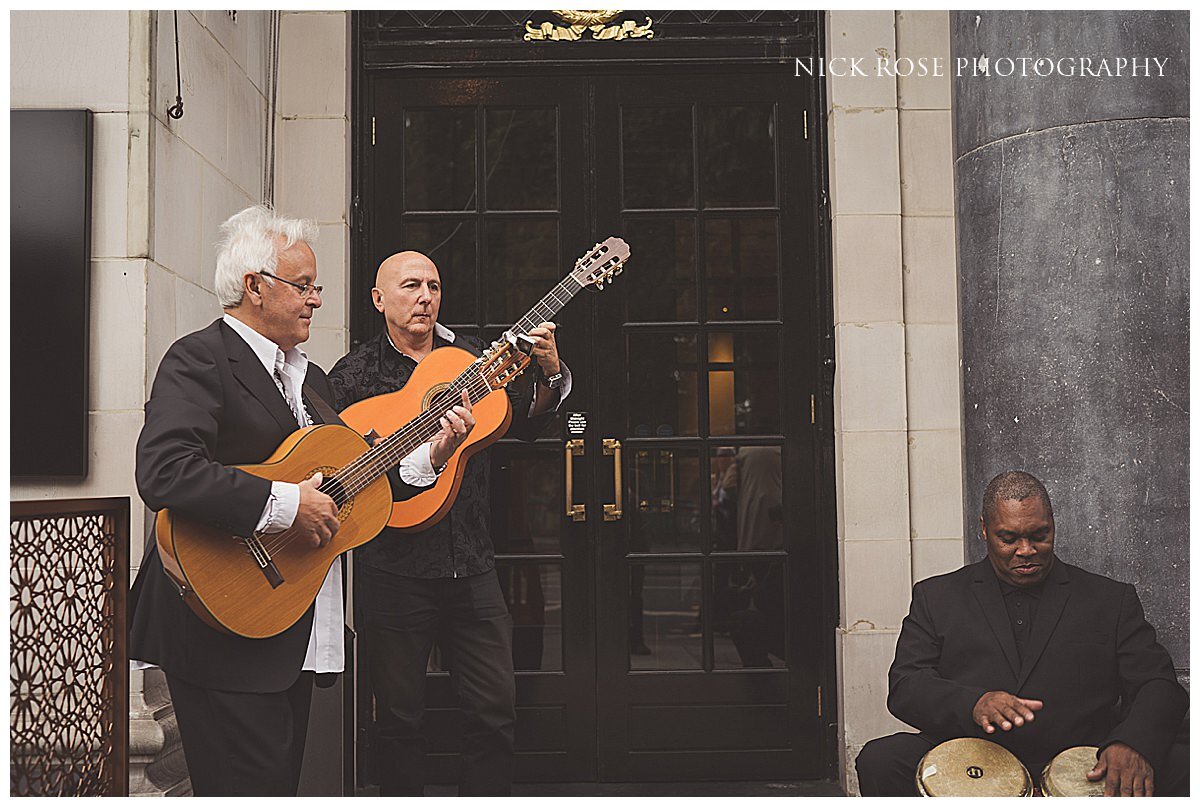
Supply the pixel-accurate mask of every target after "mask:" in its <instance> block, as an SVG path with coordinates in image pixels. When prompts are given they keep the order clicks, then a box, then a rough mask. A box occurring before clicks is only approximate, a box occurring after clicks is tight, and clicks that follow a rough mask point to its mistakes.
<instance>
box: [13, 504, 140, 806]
mask: <svg viewBox="0 0 1200 807" xmlns="http://www.w3.org/2000/svg"><path fill="white" fill-rule="evenodd" d="M126 506H127V505H126ZM14 511H15V506H14ZM121 523H122V521H121V520H120V519H117V518H114V517H113V516H112V515H111V514H106V513H105V512H96V513H80V514H74V513H73V514H70V515H61V516H43V517H29V518H26V519H19V518H17V517H16V515H15V514H14V519H13V521H12V522H11V534H10V539H11V543H10V548H11V567H10V583H11V595H12V600H11V612H10V632H11V633H10V639H11V650H10V659H9V670H10V676H11V680H10V687H11V689H10V701H11V708H12V722H11V745H10V752H11V758H10V766H9V773H10V792H11V793H12V795H38V796H98V795H107V794H112V793H114V792H120V791H121V790H123V788H122V787H120V786H117V787H116V788H114V782H113V779H114V777H115V776H121V777H123V776H124V770H125V766H124V765H123V764H121V763H120V760H119V759H118V756H119V754H121V753H123V752H124V747H125V742H124V737H123V734H124V727H125V720H124V719H123V717H122V719H118V715H117V714H116V712H117V709H118V708H120V709H121V710H124V708H125V706H124V704H125V703H126V698H125V697H123V696H121V695H122V693H118V692H115V691H114V689H115V687H117V686H121V687H123V686H124V683H125V680H126V679H125V676H124V675H123V674H120V675H114V672H121V671H118V670H115V669H114V667H115V665H116V664H118V663H119V664H121V665H124V664H125V663H126V662H125V660H124V658H123V657H122V658H121V659H119V660H118V659H117V655H118V653H117V647H116V640H117V631H118V630H122V631H123V630H124V626H123V625H122V626H118V625H116V624H115V623H116V615H117V607H116V600H117V597H123V596H124V591H123V588H124V581H125V579H126V578H125V574H124V573H123V570H122V569H119V567H118V563H124V562H125V560H124V556H125V553H124V552H123V551H122V552H118V551H117V548H118V541H124V540H125V538H126V536H125V535H118V533H119V532H123V531H124V530H123V528H121ZM118 587H119V588H120V589H122V590H118ZM118 732H120V736H119V737H118Z"/></svg>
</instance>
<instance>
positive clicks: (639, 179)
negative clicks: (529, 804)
mask: <svg viewBox="0 0 1200 807" xmlns="http://www.w3.org/2000/svg"><path fill="white" fill-rule="evenodd" d="M369 88H370V89H369V91H368V92H367V93H366V98H367V99H368V103H369V105H370V110H369V113H370V117H371V123H372V135H371V137H372V139H373V141H374V142H373V144H372V145H370V146H369V147H368V148H367V149H366V152H367V154H366V159H365V160H363V161H362V163H361V164H362V165H363V166H365V168H364V169H363V170H362V172H361V173H360V176H359V178H358V187H359V189H360V192H361V194H362V198H363V199H364V202H365V204H364V207H365V211H366V228H365V235H364V238H363V241H362V243H363V244H364V246H363V247H362V248H361V249H360V251H361V252H362V253H363V254H361V255H360V256H358V257H357V258H356V275H355V280H354V285H355V287H356V291H355V294H356V296H357V297H365V296H366V290H367V289H369V288H370V285H371V277H372V276H373V274H374V266H376V265H377V264H378V262H379V261H380V260H381V259H382V258H383V257H386V256H387V255H389V254H391V253H392V252H395V251H398V250H401V249H416V250H420V251H422V252H425V253H427V254H429V255H430V256H431V257H432V258H433V260H434V261H435V262H436V263H437V265H438V267H439V269H440V272H441V276H442V281H443V288H444V292H443V303H442V309H441V316H440V320H441V322H443V323H444V324H446V325H447V326H449V327H450V328H452V329H454V330H456V331H461V332H465V333H473V334H478V335H480V336H482V337H484V338H485V339H491V338H494V337H495V336H496V335H497V334H499V333H500V332H501V331H503V330H504V329H505V328H507V327H508V326H509V325H511V324H512V323H513V322H515V321H516V320H517V319H518V318H520V317H521V316H522V315H523V314H524V313H525V312H526V310H527V309H528V308H530V307H531V306H532V305H533V304H534V303H535V302H536V301H537V300H538V299H539V298H540V297H541V296H542V295H543V294H544V293H546V292H547V291H548V290H549V289H550V288H551V287H552V286H554V284H555V283H557V282H558V280H559V279H561V278H562V276H563V275H564V274H565V273H566V272H567V271H568V270H569V269H570V268H571V266H572V264H573V263H574V261H575V260H576V258H577V257H578V256H579V255H580V254H582V253H583V252H584V251H586V250H587V249H588V248H589V247H591V246H592V245H593V244H594V243H596V242H598V241H601V240H603V239H604V238H605V237H606V236H608V235H619V236H621V237H623V238H624V239H625V240H626V241H627V242H628V243H629V245H630V248H631V252H632V257H631V258H630V260H629V262H628V264H627V267H626V271H625V272H624V273H623V274H622V275H621V276H620V277H619V278H617V279H616V281H615V282H614V283H613V284H611V286H609V287H607V288H605V289H604V290H603V291H602V292H600V293H587V292H583V293H580V295H579V296H578V297H577V298H576V299H575V300H574V301H572V302H571V303H570V304H569V305H568V306H567V307H566V309H565V310H564V311H563V312H562V313H561V314H560V316H559V317H558V318H557V321H558V324H559V326H560V327H559V330H558V341H559V345H560V351H561V355H562V357H563V359H564V361H565V362H566V363H567V364H568V365H569V366H570V368H571V370H572V375H573V387H572V389H571V392H570V395H569V397H568V399H567V401H566V402H565V404H564V405H563V407H562V411H561V415H560V417H559V418H558V419H557V420H556V421H555V422H554V423H553V424H552V425H551V426H549V427H548V428H547V429H546V431H545V432H544V433H543V434H542V435H541V437H540V438H539V439H538V440H537V441H536V442H534V443H521V442H516V441H511V440H503V441H501V442H500V443H498V444H497V445H496V446H495V447H493V448H492V449H491V450H490V451H489V452H488V453H487V454H486V455H483V456H484V457H485V458H489V459H487V460H486V461H490V463H491V466H492V467H491V496H492V502H491V504H492V537H493V541H494V543H495V548H496V552H497V565H498V569H499V573H500V578H501V582H502V584H503V586H504V589H505V593H506V597H507V599H508V605H509V609H510V611H511V612H512V615H513V619H514V622H515V627H514V635H513V644H514V659H515V662H516V668H517V693H518V695H517V696H518V727H517V748H518V760H517V777H518V779H519V780H524V781H593V780H601V781H636V780H665V781H671V780H675V781H687V780H697V781H698V780H706V779H725V780H728V779H735V780H736V779H764V778H785V779H801V778H818V777H821V776H823V775H824V774H825V771H826V768H825V764H826V762H827V757H828V754H829V753H830V751H831V749H829V748H828V747H827V738H828V737H829V735H830V732H829V730H828V727H829V725H830V724H831V723H832V719H831V717H830V715H829V711H830V710H829V708H828V706H823V705H822V699H824V700H825V701H826V702H829V703H831V702H832V699H831V698H829V697H828V692H827V691H826V694H825V696H824V697H823V696H822V689H821V685H822V682H823V681H825V680H826V676H827V675H828V672H829V669H830V668H831V666H832V665H831V662H830V658H829V647H830V646H831V642H830V638H831V632H832V624H833V621H832V615H831V614H830V613H828V608H826V607H825V606H824V605H823V601H824V598H823V597H822V595H821V594H820V592H821V591H823V590H824V586H825V585H827V584H828V581H827V580H825V579H824V577H825V576H827V575H828V573H829V572H828V570H829V569H830V568H831V565H830V563H829V552H830V550H829V547H830V546H832V538H831V536H829V535H827V534H824V531H823V530H822V528H821V527H820V524H821V523H822V520H821V519H820V518H819V517H818V512H819V511H820V502H819V498H820V496H819V494H818V491H819V490H820V489H821V488H822V484H821V483H822V480H821V478H820V476H821V474H822V473H824V472H823V471H822V470H821V468H822V467H823V466H822V465H821V455H822V451H821V445H820V444H819V443H820V439H819V438H818V434H819V433H820V432H819V431H818V430H817V428H816V426H815V425H814V424H815V422H816V421H817V420H818V418H817V408H818V402H819V401H820V394H819V390H818V388H817V385H818V384H819V383H820V382H819V380H818V379H819V378H820V377H821V376H820V373H819V372H818V370H817V368H818V366H819V364H820V361H819V352H820V347H819V340H820V334H819V332H818V331H819V328H818V324H817V323H818V322H819V321H820V316H819V309H820V306H819V297H820V294H821V291H820V290H821V288H822V285H821V284H820V282H819V281H818V277H819V269H818V265H817V264H818V261H817V258H816V254H817V251H816V250H815V249H814V248H813V242H814V241H815V235H814V233H815V232H816V224H815V213H814V199H815V198H817V196H818V194H816V193H814V192H813V189H812V182H813V180H812V176H811V173H812V172H811V170H810V168H809V166H810V162H811V151H810V144H809V141H808V140H806V127H807V121H806V119H805V117H804V109H806V108H807V105H808V104H809V99H808V96H807V94H806V93H807V89H806V87H805V86H804V85H802V84H800V83H798V82H795V81H794V80H793V79H791V78H790V77H788V76H787V75H786V74H782V75H781V74H779V73H778V72H772V73H771V74H761V75H742V76H733V77H730V76H725V75H694V74H693V75H677V76H672V77H663V76H646V75H625V76H607V77H596V76H571V75H565V76H559V77H536V78H530V77H511V78H480V77H478V76H472V77H467V76H464V77H460V78H456V77H437V78H380V77H376V78H374V79H372V80H371V82H370V85H369ZM359 287H361V288H359ZM363 321H364V322H366V321H369V320H368V319H367V318H365V317H364V319H363ZM368 335H369V334H366V333H363V334H357V336H358V337H359V338H362V337H366V336H368ZM476 461H480V460H478V459H477V460H476ZM429 670H430V672H429V676H430V678H429V689H428V699H429V702H428V709H427V717H426V730H427V733H428V735H429V746H430V749H431V750H432V751H433V752H434V755H433V757H432V758H433V765H434V770H433V772H432V778H433V780H435V781H437V780H441V781H453V780H454V777H455V766H456V759H455V756H454V750H455V748H456V747H457V740H458V733H459V728H458V727H459V717H458V714H457V712H456V710H455V705H454V701H453V697H452V694H451V692H450V686H449V680H448V677H447V676H446V674H445V673H443V672H441V671H440V663H439V658H438V654H437V652H436V651H435V653H434V656H433V657H432V658H431V659H430V662H429ZM827 689H828V687H826V690H827ZM362 697H363V698H365V699H367V701H369V697H370V693H369V690H365V691H364V692H363V694H362ZM360 713H362V714H369V703H364V704H362V708H361V709H360ZM359 736H360V737H367V736H368V734H366V733H360V734H359ZM360 750H362V749H360ZM360 770H366V771H369V767H368V768H360ZM366 775H368V776H369V772H368V773H367V774H366Z"/></svg>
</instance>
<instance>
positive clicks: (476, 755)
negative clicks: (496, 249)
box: [329, 252, 570, 796]
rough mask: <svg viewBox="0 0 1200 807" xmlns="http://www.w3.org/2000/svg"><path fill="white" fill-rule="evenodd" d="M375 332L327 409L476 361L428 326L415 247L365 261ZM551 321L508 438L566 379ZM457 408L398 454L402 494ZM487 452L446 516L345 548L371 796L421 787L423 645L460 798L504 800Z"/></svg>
mask: <svg viewBox="0 0 1200 807" xmlns="http://www.w3.org/2000/svg"><path fill="white" fill-rule="evenodd" d="M371 299H372V301H373V302H374V304H375V308H376V309H377V310H378V311H379V312H380V313H381V314H383V319H384V323H385V325H386V327H385V328H384V329H383V331H382V332H381V333H380V334H379V336H378V337H376V338H374V339H370V340H368V341H366V342H364V343H363V344H361V345H359V346H358V347H357V348H355V349H354V350H352V351H351V352H350V353H349V354H347V355H346V356H344V357H343V358H342V359H341V360H340V361H339V362H338V363H337V364H336V365H334V367H333V371H332V372H330V374H329V382H330V385H331V386H332V388H333V391H334V396H335V402H336V405H337V407H338V409H339V410H340V409H342V408H345V407H347V406H349V405H350V404H352V403H355V402H356V401H361V400H363V399H364V398H369V397H373V396H376V395H383V394H386V393H389V392H395V391H396V390H398V389H400V388H402V387H403V386H404V385H405V384H406V383H407V382H408V379H409V377H410V376H411V375H412V372H413V370H414V369H415V368H416V366H417V363H418V362H419V361H421V359H423V358H425V357H426V356H428V355H429V354H430V353H431V352H432V351H434V350H436V349H437V348H439V347H445V346H448V345H453V346H454V347H458V348H462V349H464V350H466V351H468V352H470V353H472V354H474V355H476V356H478V355H481V354H482V349H483V343H482V342H481V341H480V340H478V339H476V338H474V337H470V336H464V335H456V334H455V333H454V332H453V331H451V330H450V329H449V328H446V327H445V326H443V325H440V324H439V323H438V313H439V311H440V309H441V302H442V283H441V276H440V275H439V273H438V268H437V266H436V265H434V263H433V261H431V260H430V259H429V258H428V257H426V256H425V255H422V254H421V253H419V252H400V253H397V254H395V255H392V256H391V257H389V258H388V259H387V260H385V261H384V262H383V263H382V264H380V266H379V271H378V272H377V274H376V276H375V287H374V288H373V289H371ZM554 328H555V326H554V324H553V323H549V322H545V323H542V325H541V327H538V328H534V329H533V330H531V331H530V332H529V335H530V336H531V337H533V338H534V340H535V344H534V348H533V357H534V359H535V362H534V372H533V373H532V374H531V373H526V374H525V376H530V375H533V376H535V380H534V382H533V383H532V384H529V383H525V384H523V385H522V384H521V380H518V382H516V383H515V384H510V385H509V387H508V388H507V390H506V391H507V393H508V395H509V398H510V400H511V401H512V405H513V422H512V424H511V425H510V426H509V429H508V433H507V434H508V436H510V437H517V438H520V439H523V440H533V439H534V438H536V437H537V435H538V433H539V432H540V431H541V430H542V428H543V427H544V426H545V425H546V423H547V422H548V421H549V420H550V419H551V418H552V417H553V416H554V412H555V411H556V410H557V408H558V406H559V405H560V404H561V403H562V401H563V400H564V399H565V398H566V396H567V394H568V393H569V391H570V373H569V371H568V370H567V367H566V365H564V364H563V363H562V362H561V361H560V360H559V357H558V348H557V346H556V345H555V342H554ZM474 423H475V421H474V418H473V417H472V415H471V412H470V406H469V405H467V404H466V402H465V401H464V406H462V407H458V408H456V411H455V413H454V416H453V418H452V419H449V420H445V421H443V424H442V426H443V428H442V431H441V432H440V433H439V434H438V436H437V437H436V438H434V440H433V441H432V442H430V443H427V444H426V445H425V446H423V447H422V448H421V449H418V451H417V452H415V453H414V454H413V455H411V456H410V457H408V458H406V460H405V462H404V464H402V465H401V468H400V476H401V478H402V479H403V481H404V482H405V483H407V484H408V485H410V486H412V487H414V488H423V487H428V486H429V485H432V484H433V483H434V482H436V481H437V475H438V473H439V472H440V471H441V469H442V468H443V467H444V466H445V464H446V462H447V461H448V460H449V458H450V456H451V455H452V454H453V452H454V450H455V449H456V448H458V446H459V445H460V444H461V443H462V441H463V439H465V437H466V435H467V434H468V433H469V432H470V431H471V429H472V428H473V426H474ZM489 454H490V451H487V450H485V451H482V452H480V453H479V454H476V455H475V456H474V457H472V458H471V459H470V461H469V462H468V463H467V467H466V471H465V474H464V476H463V481H462V487H461V488H460V490H459V493H458V497H457V498H456V499H455V501H454V504H453V506H452V507H451V509H450V512H449V513H448V514H447V515H446V517H445V518H443V519H442V520H441V521H439V522H438V523H437V524H435V525H434V526H432V527H430V528H429V529H427V530H424V531H422V532H418V533H411V532H409V533H401V532H399V531H397V530H392V529H385V530H384V531H383V533H382V534H381V535H380V536H379V537H378V538H376V539H375V540H374V541H371V542H370V543H368V544H366V545H364V546H362V547H360V548H359V549H358V550H356V552H355V604H356V605H355V608H356V614H355V616H356V625H357V626H358V629H359V636H360V637H361V642H360V645H359V648H360V655H361V656H363V657H365V664H366V665H367V668H368V670H369V671H370V676H371V688H372V691H373V692H374V696H375V728H376V731H375V746H374V751H375V757H376V770H377V772H378V777H379V780H380V781H379V784H380V795H384V796H389V795H396V796H401V795H421V794H422V793H423V791H424V786H425V773H426V768H425V742H424V737H423V735H422V732H421V716H422V713H423V711H424V706H425V672H426V666H427V661H428V659H429V653H430V649H431V648H432V646H433V643H434V642H435V641H436V642H437V644H438V647H439V648H440V649H441V651H442V659H443V663H444V665H445V666H446V667H447V668H448V669H449V671H450V678H451V683H452V685H453V688H454V692H455V694H456V696H457V698H458V702H459V706H460V708H461V709H462V712H463V714H464V717H465V723H464V727H463V748H462V764H461V765H460V768H459V769H460V771H461V779H460V781H459V794H460V795H507V794H508V793H509V792H510V791H511V788H512V762H513V726H514V724H515V722H516V714H515V700H516V691H515V682H514V679H513V661H512V618H511V617H510V616H509V613H508V607H507V605H506V604H505V602H504V595H503V593H502V592H501V590H500V583H499V579H498V577H497V575H496V568H495V560H494V552H493V549H492V540H491V535H490V533H489V526H488V525H489V521H490V515H491V514H490V508H489V501H490V499H489V495H488V472H489V470H490V465H491V459H490V457H489Z"/></svg>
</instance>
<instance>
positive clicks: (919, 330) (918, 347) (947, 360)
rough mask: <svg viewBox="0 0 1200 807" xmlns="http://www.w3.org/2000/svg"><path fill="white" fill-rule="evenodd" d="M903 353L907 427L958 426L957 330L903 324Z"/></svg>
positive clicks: (933, 427) (940, 326) (960, 414)
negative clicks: (905, 375)
mask: <svg viewBox="0 0 1200 807" xmlns="http://www.w3.org/2000/svg"><path fill="white" fill-rule="evenodd" d="M905 356H906V358H907V363H908V390H907V391H908V424H909V428H910V429H912V430H914V431H919V430H928V429H952V430H957V429H959V428H960V424H961V422H962V409H961V406H960V404H959V375H958V372H959V370H958V368H959V360H958V329H957V328H956V327H954V326H953V325H908V326H906V327H905Z"/></svg>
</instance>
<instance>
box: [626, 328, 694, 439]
mask: <svg viewBox="0 0 1200 807" xmlns="http://www.w3.org/2000/svg"><path fill="white" fill-rule="evenodd" d="M626 356H627V359H626V366H627V367H628V371H629V382H628V384H627V385H626V387H625V389H626V394H627V395H628V396H629V400H628V403H627V407H626V410H625V411H627V412H628V413H629V421H630V422H629V432H628V434H629V436H630V437H675V436H678V435H694V434H696V426H697V423H698V422H699V419H700V417H699V408H698V407H699V401H698V397H699V396H698V394H697V391H696V358H697V357H696V336H695V334H686V333H679V332H674V333H631V334H629V336H628V342H627V350H626Z"/></svg>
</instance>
